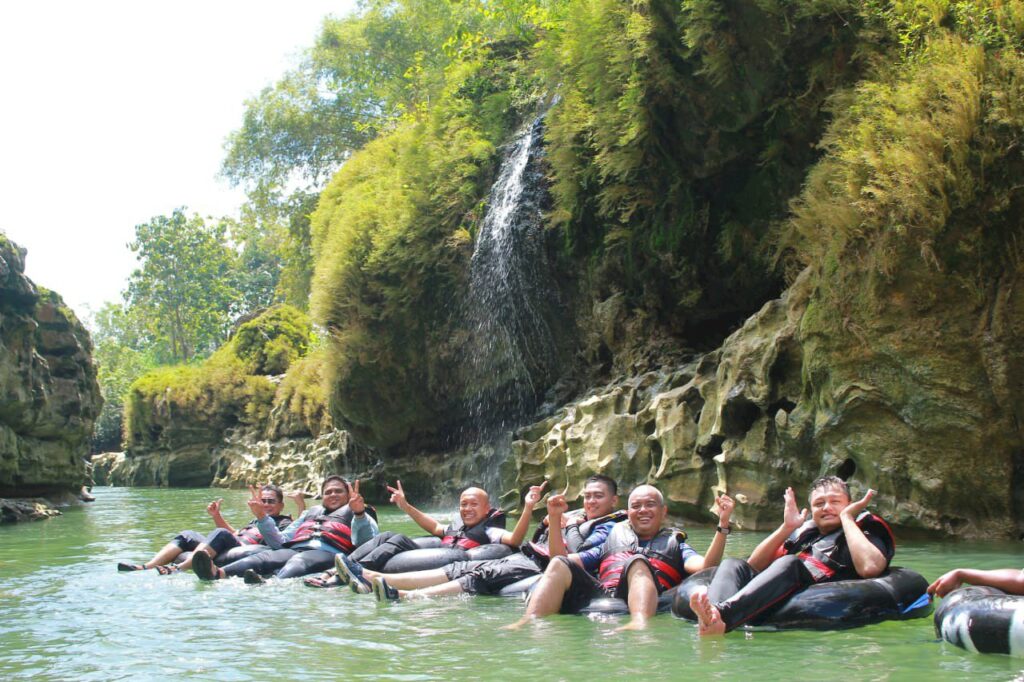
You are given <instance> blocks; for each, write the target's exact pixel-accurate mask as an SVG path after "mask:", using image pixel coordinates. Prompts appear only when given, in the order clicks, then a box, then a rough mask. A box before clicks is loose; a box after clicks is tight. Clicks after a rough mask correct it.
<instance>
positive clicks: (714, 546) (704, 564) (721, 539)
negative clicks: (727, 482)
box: [683, 495, 736, 575]
mask: <svg viewBox="0 0 1024 682" xmlns="http://www.w3.org/2000/svg"><path fill="white" fill-rule="evenodd" d="M735 506H736V503H735V502H733V501H732V498H731V497H729V496H728V495H722V496H721V497H719V498H718V499H717V500H716V501H715V507H716V508H717V511H718V527H719V528H729V518H730V517H731V516H732V510H733V508H735ZM725 540H726V534H725V533H723V532H721V531H719V530H715V536H714V537H713V538H711V545H709V546H708V551H707V553H705V554H704V556H701V555H699V554H697V555H696V556H691V557H690V558H688V559H687V560H686V561H685V563H683V568H684V569H686V572H687V573H689V574H690V575H693V574H694V573H696V572H697V571H702V570H704V569H705V568H713V567H715V566H717V565H718V564H720V563H722V556H723V555H724V554H725Z"/></svg>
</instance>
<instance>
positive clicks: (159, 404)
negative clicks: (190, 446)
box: [124, 305, 312, 448]
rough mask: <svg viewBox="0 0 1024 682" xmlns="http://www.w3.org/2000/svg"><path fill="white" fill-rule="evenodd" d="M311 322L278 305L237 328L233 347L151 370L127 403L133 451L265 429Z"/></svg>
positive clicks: (303, 347) (230, 344)
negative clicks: (244, 428) (279, 377)
mask: <svg viewBox="0 0 1024 682" xmlns="http://www.w3.org/2000/svg"><path fill="white" fill-rule="evenodd" d="M311 343H312V338H311V331H310V324H309V319H308V318H307V317H306V315H305V314H304V313H302V312H301V311H298V310H296V309H294V308H291V307H289V306H283V305H282V306H276V307H274V308H271V309H270V310H268V311H266V312H264V313H263V314H262V315H260V316H258V317H256V318H255V319H253V320H250V321H248V322H246V323H244V324H242V325H240V326H239V329H238V331H237V333H236V334H235V335H234V336H233V337H232V338H231V340H230V342H228V343H227V344H225V345H224V346H223V347H221V348H220V349H219V350H218V351H217V352H216V353H214V354H213V355H212V356H211V357H210V358H208V359H207V360H206V361H205V362H203V363H202V364H200V365H176V366H171V367H159V368H156V369H153V370H151V371H149V372H147V373H146V374H144V375H142V376H141V377H139V378H138V379H136V380H135V381H134V382H133V383H132V384H131V386H130V387H129V389H128V392H127V396H126V398H125V407H124V414H125V416H124V421H125V434H124V436H125V444H126V446H127V447H129V448H131V447H147V448H159V447H174V446H175V445H176V444H177V445H179V446H180V445H181V444H183V443H186V442H189V441H199V442H204V441H205V442H215V441H217V440H219V438H220V436H221V434H223V432H224V430H225V429H228V428H231V427H233V426H237V425H240V424H244V425H252V426H261V425H264V424H266V422H267V419H268V417H269V415H270V411H271V408H272V406H273V403H274V395H275V392H276V390H277V387H276V386H275V384H274V382H272V381H271V380H270V379H269V378H268V377H267V376H265V375H267V374H281V373H283V372H284V371H285V370H287V368H288V366H289V365H290V364H291V363H292V362H293V361H295V360H297V359H299V358H300V357H302V356H303V355H305V354H306V352H307V351H308V350H309V348H310V345H311Z"/></svg>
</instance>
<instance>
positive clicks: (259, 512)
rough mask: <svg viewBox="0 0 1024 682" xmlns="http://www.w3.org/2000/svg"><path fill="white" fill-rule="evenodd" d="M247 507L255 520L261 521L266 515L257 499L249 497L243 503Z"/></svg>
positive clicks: (261, 502)
mask: <svg viewBox="0 0 1024 682" xmlns="http://www.w3.org/2000/svg"><path fill="white" fill-rule="evenodd" d="M245 503H246V504H248V505H249V510H250V511H251V512H252V513H253V515H254V516H255V517H256V518H257V519H262V518H263V517H264V516H266V515H267V510H266V509H264V508H263V501H262V500H261V499H260V498H258V497H250V498H249V499H248V500H246V501H245Z"/></svg>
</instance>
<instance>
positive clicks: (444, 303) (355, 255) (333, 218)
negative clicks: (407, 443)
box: [312, 44, 519, 444]
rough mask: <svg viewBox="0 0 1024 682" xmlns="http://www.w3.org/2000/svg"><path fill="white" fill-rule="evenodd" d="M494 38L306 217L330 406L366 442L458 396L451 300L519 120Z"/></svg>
mask: <svg viewBox="0 0 1024 682" xmlns="http://www.w3.org/2000/svg"><path fill="white" fill-rule="evenodd" d="M500 47H501V48H502V50H504V51H503V52H501V53H500V54H498V53H496V52H495V49H496V48H492V47H490V46H480V47H478V48H477V49H476V50H474V51H473V52H472V54H471V55H470V54H464V55H463V58H462V61H460V62H459V63H458V64H457V65H454V66H452V67H451V68H449V69H448V70H447V78H448V82H447V86H446V88H445V90H444V91H443V93H442V95H441V96H440V97H439V98H438V100H437V102H436V103H435V104H434V106H432V107H431V109H430V110H429V111H424V112H423V113H422V114H420V115H419V116H416V117H410V118H408V119H406V120H403V121H402V122H401V123H400V124H399V125H397V127H396V128H395V129H394V130H393V131H392V132H390V133H388V134H386V135H383V136H380V137H378V138H377V139H376V140H374V141H373V142H371V143H370V144H368V145H367V146H366V148H365V149H363V150H362V151H360V152H359V153H358V154H355V155H354V156H353V157H352V158H351V159H350V160H349V161H348V163H346V164H345V166H344V167H343V168H342V169H341V170H340V171H339V172H338V174H337V175H336V176H335V177H334V179H333V180H332V181H331V183H330V185H328V187H327V188H326V189H325V190H324V192H323V194H322V195H321V199H320V204H319V207H318V208H317V211H316V213H315V214H314V215H313V220H312V228H313V245H314V251H315V253H316V257H317V268H316V275H315V278H314V284H313V298H312V309H313V314H314V317H315V318H316V319H317V320H318V321H320V322H322V323H323V324H324V325H325V326H326V327H327V328H328V330H329V331H330V334H331V336H330V341H331V345H332V352H331V353H330V355H329V358H328V367H327V373H328V383H329V385H331V386H332V388H333V393H332V404H333V406H334V407H335V413H336V416H337V415H339V414H340V415H344V422H345V423H346V424H347V425H348V426H350V427H352V428H355V429H356V430H357V431H358V432H360V434H361V435H364V436H366V437H368V438H369V439H370V440H371V442H375V443H384V444H390V443H394V442H398V441H400V440H403V439H404V438H405V437H406V435H407V433H408V430H409V429H410V428H412V426H413V425H414V424H415V425H423V424H429V423H431V421H432V416H433V415H436V414H438V413H439V412H443V411H444V410H445V409H447V408H448V407H449V403H448V401H449V400H452V399H457V396H451V395H444V394H443V393H444V391H443V390H442V386H443V382H444V381H445V377H446V375H447V374H448V372H446V371H445V370H444V369H443V368H442V364H443V361H442V359H441V355H442V354H443V350H442V348H441V345H442V342H441V340H442V339H445V338H447V337H448V336H449V335H450V332H449V331H448V330H447V329H446V325H447V324H449V322H450V319H449V318H450V310H449V308H448V306H449V305H450V302H451V301H452V300H453V299H454V298H456V297H457V296H459V295H460V294H459V290H460V287H461V286H462V278H463V276H464V273H465V264H466V260H467V258H468V255H469V253H468V250H467V248H466V247H467V241H466V239H465V235H466V233H467V232H468V230H469V229H470V228H471V227H472V225H473V224H474V222H475V221H476V220H478V219H479V218H480V214H479V213H478V211H479V209H480V202H481V199H482V198H483V197H484V195H485V193H486V191H487V187H488V183H489V181H490V178H491V173H492V170H493V160H494V152H495V148H496V144H497V143H498V142H499V141H501V140H502V139H503V137H504V136H505V135H507V133H508V131H509V129H510V127H511V125H513V124H514V123H515V122H516V120H515V114H516V112H515V110H510V109H509V105H510V104H511V102H512V99H511V98H510V95H509V93H508V88H509V84H510V82H512V81H513V80H514V79H516V78H518V77H519V74H518V73H517V62H516V61H515V59H511V60H510V59H508V57H509V56H511V57H515V56H516V53H515V51H514V50H515V47H514V44H507V45H503V46H500ZM435 421H436V420H435ZM435 425H436V424H435Z"/></svg>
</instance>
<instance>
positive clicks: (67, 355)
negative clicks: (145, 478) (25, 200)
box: [0, 234, 102, 497]
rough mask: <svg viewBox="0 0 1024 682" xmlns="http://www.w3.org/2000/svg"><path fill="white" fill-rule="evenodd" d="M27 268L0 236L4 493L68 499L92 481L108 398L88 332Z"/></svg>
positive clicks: (0, 475) (0, 484) (0, 464)
mask: <svg viewBox="0 0 1024 682" xmlns="http://www.w3.org/2000/svg"><path fill="white" fill-rule="evenodd" d="M24 268H25V252H24V251H23V250H22V249H20V248H19V247H17V246H16V245H15V244H13V243H12V242H10V241H9V240H8V239H7V238H6V237H4V236H3V235H2V234H0V495H6V496H11V497H35V496H39V495H45V496H48V497H49V496H63V495H64V494H67V493H74V492H77V491H78V490H79V489H80V488H81V486H82V484H83V483H84V482H85V478H86V470H85V457H86V455H87V454H88V444H89V437H90V436H91V434H92V426H93V422H94V421H95V419H96V416H97V415H98V414H99V409H100V406H101V404H102V398H101V397H100V391H99V385H98V383H97V381H96V369H95V367H94V366H93V364H92V359H91V353H92V343H91V341H90V339H89V334H88V332H87V331H86V330H85V328H84V327H83V326H82V324H81V323H80V322H79V321H78V319H77V318H76V317H75V315H74V313H73V312H71V310H70V309H69V308H68V307H67V306H66V305H64V302H63V301H62V300H61V298H60V296H58V295H57V294H55V293H52V292H49V291H45V290H42V289H38V288H37V287H36V286H35V285H34V284H33V283H32V282H31V281H30V280H29V279H28V278H26V277H25V275H24Z"/></svg>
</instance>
